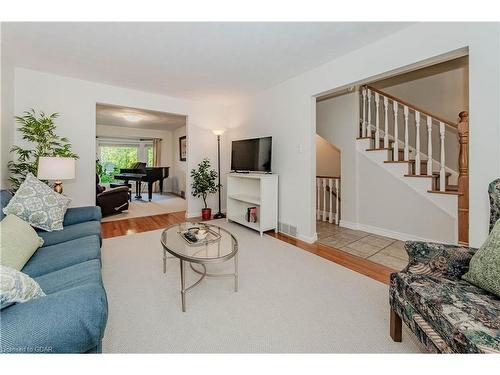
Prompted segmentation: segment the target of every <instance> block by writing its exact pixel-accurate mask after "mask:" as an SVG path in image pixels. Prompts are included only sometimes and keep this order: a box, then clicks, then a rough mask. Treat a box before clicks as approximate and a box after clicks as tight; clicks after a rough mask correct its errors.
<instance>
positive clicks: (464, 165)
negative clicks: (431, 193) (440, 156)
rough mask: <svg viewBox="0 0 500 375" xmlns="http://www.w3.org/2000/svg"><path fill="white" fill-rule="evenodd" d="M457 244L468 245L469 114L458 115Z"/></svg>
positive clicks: (463, 112)
mask: <svg viewBox="0 0 500 375" xmlns="http://www.w3.org/2000/svg"><path fill="white" fill-rule="evenodd" d="M458 116H459V117H460V122H459V123H458V126H457V128H458V143H459V147H460V149H459V154H458V155H459V156H458V193H459V196H458V243H459V244H464V245H468V244H469V113H468V112H467V111H462V112H460V113H459V115H458Z"/></svg>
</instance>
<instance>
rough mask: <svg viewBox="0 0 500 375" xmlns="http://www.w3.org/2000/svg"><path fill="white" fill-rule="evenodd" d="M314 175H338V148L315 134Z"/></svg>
mask: <svg viewBox="0 0 500 375" xmlns="http://www.w3.org/2000/svg"><path fill="white" fill-rule="evenodd" d="M316 176H334V177H340V150H339V149H338V148H337V147H335V146H334V145H332V144H331V143H330V142H328V141H327V140H326V139H325V138H323V137H321V136H320V135H317V134H316Z"/></svg>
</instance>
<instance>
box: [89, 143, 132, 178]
mask: <svg viewBox="0 0 500 375" xmlns="http://www.w3.org/2000/svg"><path fill="white" fill-rule="evenodd" d="M99 160H100V162H101V164H102V167H103V175H101V182H103V183H107V182H114V175H115V174H118V173H119V172H120V168H130V167H131V166H132V164H134V163H137V162H138V161H139V147H138V146H136V145H100V158H99Z"/></svg>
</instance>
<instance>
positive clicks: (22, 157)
mask: <svg viewBox="0 0 500 375" xmlns="http://www.w3.org/2000/svg"><path fill="white" fill-rule="evenodd" d="M58 116H59V114H58V113H52V114H51V115H46V114H45V113H43V112H40V113H39V114H37V113H36V112H35V110H34V109H31V110H30V111H25V112H24V115H23V116H16V122H17V123H19V124H21V127H20V128H18V129H17V130H18V131H19V132H21V134H22V139H23V140H24V141H27V142H29V143H31V144H32V145H33V148H23V147H20V146H13V147H12V148H11V150H10V152H12V153H15V154H16V155H17V158H16V160H11V161H9V162H8V167H9V172H10V177H9V180H10V184H11V191H12V192H13V193H14V192H16V191H17V189H18V188H19V186H20V185H21V183H22V182H23V181H24V179H25V178H26V175H27V174H28V172H31V173H33V174H34V175H35V176H36V175H37V170H38V159H39V158H40V157H42V156H63V157H70V158H74V159H78V155H76V154H75V153H74V152H72V151H71V144H70V143H69V140H68V139H67V138H65V137H60V136H58V135H57V134H56V124H55V123H54V120H55V119H56V118H57V117H58ZM44 182H46V181H44Z"/></svg>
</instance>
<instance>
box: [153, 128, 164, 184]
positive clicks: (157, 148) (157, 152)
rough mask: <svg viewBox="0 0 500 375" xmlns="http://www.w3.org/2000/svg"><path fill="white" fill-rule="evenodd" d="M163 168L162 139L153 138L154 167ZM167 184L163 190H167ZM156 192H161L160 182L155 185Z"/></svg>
mask: <svg viewBox="0 0 500 375" xmlns="http://www.w3.org/2000/svg"><path fill="white" fill-rule="evenodd" d="M159 166H161V139H160V138H153V167H159ZM165 188H166V186H165V182H164V183H163V190H165ZM153 191H154V192H156V193H157V192H159V191H160V184H159V183H158V182H155V183H154V186H153Z"/></svg>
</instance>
